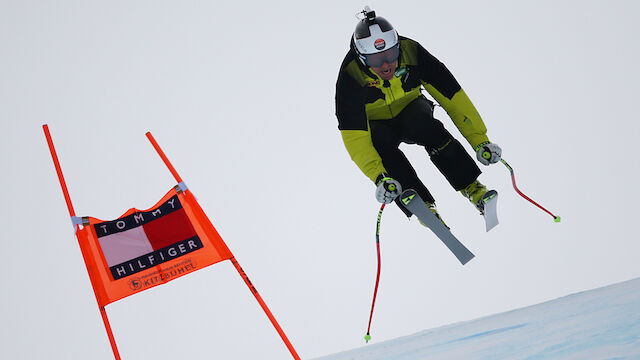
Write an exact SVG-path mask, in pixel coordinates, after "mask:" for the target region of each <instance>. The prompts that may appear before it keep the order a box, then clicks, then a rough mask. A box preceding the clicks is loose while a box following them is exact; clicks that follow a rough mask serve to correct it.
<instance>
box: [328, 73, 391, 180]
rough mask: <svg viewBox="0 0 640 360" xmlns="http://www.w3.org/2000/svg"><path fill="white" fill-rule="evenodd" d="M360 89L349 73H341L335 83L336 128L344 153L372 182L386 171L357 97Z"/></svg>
mask: <svg viewBox="0 0 640 360" xmlns="http://www.w3.org/2000/svg"><path fill="white" fill-rule="evenodd" d="M361 92H362V88H361V87H360V85H358V83H356V81H355V80H354V79H353V78H352V77H351V76H349V75H348V74H346V73H344V72H341V73H340V76H339V77H338V82H337V84H336V116H337V118H338V129H339V130H340V133H341V135H342V141H343V142H344V145H345V147H346V148H347V152H348V153H349V155H350V156H351V160H353V161H354V162H355V163H356V165H358V168H360V170H361V171H362V172H363V173H364V174H365V175H366V176H367V177H368V178H369V179H371V181H373V182H374V183H375V181H376V178H377V177H378V175H379V174H380V173H383V172H386V170H385V169H384V166H383V165H382V158H380V155H379V154H378V152H377V151H376V149H375V147H374V146H373V142H372V140H371V132H370V130H369V126H368V121H367V115H366V113H365V109H364V102H363V101H362V100H361V99H359V98H358V96H359V95H358V94H361Z"/></svg>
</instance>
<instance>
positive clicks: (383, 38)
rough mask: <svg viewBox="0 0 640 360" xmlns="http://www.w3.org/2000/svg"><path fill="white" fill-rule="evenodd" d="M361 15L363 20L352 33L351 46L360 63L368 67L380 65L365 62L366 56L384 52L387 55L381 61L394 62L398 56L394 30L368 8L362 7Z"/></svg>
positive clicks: (396, 37) (377, 62)
mask: <svg viewBox="0 0 640 360" xmlns="http://www.w3.org/2000/svg"><path fill="white" fill-rule="evenodd" d="M362 14H364V19H362V20H360V22H359V23H358V25H356V30H355V31H354V32H353V45H354V49H355V51H356V53H357V54H358V57H359V58H360V61H361V62H362V63H363V64H365V65H369V66H372V65H377V64H380V65H382V63H380V62H379V61H375V62H374V64H371V63H370V62H371V61H369V63H368V61H367V60H368V59H367V58H368V55H373V54H378V53H382V52H386V53H385V55H388V56H385V58H383V60H391V61H395V59H397V57H398V54H399V45H398V32H397V31H396V29H394V28H393V26H392V25H391V23H389V22H388V21H387V20H386V19H385V18H383V17H380V16H376V13H375V11H373V10H371V9H370V8H369V7H368V6H365V7H364V11H362ZM390 49H391V50H390ZM387 50H390V51H387ZM377 58H379V56H378V57H377ZM374 67H376V66H374Z"/></svg>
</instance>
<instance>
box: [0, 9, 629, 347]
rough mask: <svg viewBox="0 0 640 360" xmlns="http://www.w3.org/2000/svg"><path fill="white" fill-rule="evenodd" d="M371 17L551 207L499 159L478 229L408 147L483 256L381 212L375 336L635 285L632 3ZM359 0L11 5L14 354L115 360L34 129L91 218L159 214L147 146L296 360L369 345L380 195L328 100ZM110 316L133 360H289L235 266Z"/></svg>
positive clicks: (0, 31) (7, 154)
mask: <svg viewBox="0 0 640 360" xmlns="http://www.w3.org/2000/svg"><path fill="white" fill-rule="evenodd" d="M368 4H369V5H370V6H371V7H372V8H373V9H375V10H376V11H377V12H378V14H379V15H380V16H384V17H386V18H387V19H388V20H389V21H390V22H391V23H392V24H394V26H395V27H396V28H397V29H398V31H399V32H400V34H401V35H405V36H408V37H411V38H414V39H415V40H418V41H420V42H421V43H422V44H423V45H424V46H425V47H426V48H427V49H429V50H430V51H431V52H432V53H433V54H434V55H435V56H437V57H438V58H439V59H440V60H441V61H443V62H444V63H445V64H446V65H447V66H448V67H449V69H450V70H451V71H452V72H453V74H454V75H455V76H456V78H457V79H458V80H459V82H460V83H461V84H462V86H463V88H464V89H465V91H466V92H467V94H468V95H469V96H470V97H471V99H472V101H473V102H474V104H475V105H476V107H477V108H478V110H479V111H480V114H481V115H482V116H483V118H484V120H485V123H486V125H487V127H488V129H489V133H488V134H489V137H490V139H491V140H492V141H494V142H496V143H498V144H500V145H501V146H502V148H503V155H504V158H505V159H506V160H507V161H509V162H510V163H511V165H512V166H513V167H514V168H515V170H516V176H517V180H518V185H519V187H520V188H521V190H523V191H524V192H525V194H527V195H529V196H531V197H532V198H533V199H535V200H536V201H538V202H540V203H541V204H542V205H543V206H546V207H548V208H549V209H550V210H551V211H554V212H557V213H558V214H559V215H561V216H562V218H563V222H562V223H561V224H555V223H554V222H553V220H552V219H551V217H550V216H548V215H547V214H545V213H543V212H541V211H540V210H539V209H537V208H535V207H534V206H532V205H531V204H529V203H528V202H526V201H525V200H524V199H522V198H521V197H519V196H518V195H517V194H516V193H515V192H514V190H513V188H512V187H511V182H510V177H509V174H508V171H507V170H506V169H505V168H504V166H502V165H499V164H498V165H495V166H492V167H489V168H484V167H483V170H484V174H483V175H482V177H481V180H482V181H483V182H484V183H486V184H487V185H489V186H491V187H494V188H496V189H497V190H498V191H499V192H500V194H501V197H500V203H499V205H498V211H499V215H500V221H501V224H500V225H499V226H498V227H497V228H496V229H494V230H492V231H491V232H490V233H484V224H483V221H482V218H481V217H480V216H478V215H477V214H476V212H475V210H474V209H473V208H472V206H471V205H470V204H469V203H468V202H467V200H465V199H464V198H462V197H461V196H460V195H459V194H457V193H455V192H454V191H453V190H452V189H451V188H450V187H449V185H448V183H447V182H446V180H445V179H444V178H443V177H442V176H441V175H440V174H439V173H438V172H437V170H435V167H434V166H433V165H432V164H431V162H430V161H428V159H427V156H426V154H425V153H424V151H423V150H422V149H420V148H417V147H415V146H413V147H410V146H405V147H403V149H405V150H406V153H407V155H408V156H409V158H410V159H411V160H412V162H413V163H414V165H415V167H416V169H417V171H418V172H419V174H420V175H421V177H422V178H423V179H424V181H425V183H426V184H427V186H429V188H430V189H431V190H432V193H433V194H434V195H435V196H436V199H437V201H438V206H439V208H440V212H441V214H442V216H443V217H444V219H445V221H446V222H447V223H448V224H449V225H450V226H451V227H452V228H453V231H454V233H455V234H456V235H457V236H458V237H459V238H460V239H461V240H462V241H463V242H464V243H465V244H466V245H467V246H468V247H469V248H470V249H471V250H472V251H473V252H474V253H475V254H476V258H475V259H474V260H472V261H471V262H470V263H469V264H468V265H466V266H461V265H460V264H459V263H458V262H457V261H456V259H455V258H454V257H453V256H452V255H451V254H450V253H449V252H448V250H447V249H446V248H445V247H444V246H443V245H442V244H441V243H440V242H439V241H437V240H436V239H435V238H434V236H433V235H432V234H430V233H429V232H428V231H427V230H425V229H423V228H422V227H421V226H420V225H419V224H418V223H417V221H415V220H414V221H411V222H407V221H406V219H405V218H404V216H403V215H402V214H401V212H400V211H399V210H398V209H396V208H395V207H392V208H389V209H388V210H385V213H384V215H383V224H382V235H381V241H382V261H383V264H382V278H381V285H380V292H379V297H378V303H377V307H376V314H375V317H374V324H373V327H372V335H373V337H374V341H382V340H386V339H391V338H395V337H398V336H402V335H406V334H411V333H414V332H416V331H419V330H423V329H428V328H432V327H436V326H440V325H444V324H449V323H453V322H457V321H462V320H468V319H473V318H477V317H479V316H483V315H487V314H493V313H497V312H502V311H506V310H510V309H515V308H519V307H523V306H526V305H531V304H535V303H539V302H541V301H544V300H548V299H552V298H555V297H559V296H562V295H565V294H569V293H574V292H577V291H581V290H584V289H590V288H595V287H599V286H603V285H607V284H611V283H615V282H619V281H623V280H627V279H631V278H635V277H638V276H640V266H639V265H638V260H637V254H638V253H639V252H640V243H639V242H638V239H637V235H636V224H637V214H638V211H637V206H638V203H639V202H640V195H639V194H638V185H637V179H638V174H639V172H638V160H637V159H636V156H635V151H636V149H637V144H636V142H637V141H636V140H637V134H638V133H639V132H640V125H638V121H637V119H636V117H637V114H636V111H635V110H636V106H635V104H636V103H637V95H638V94H639V93H640V91H639V90H640V85H639V84H640V76H639V75H640V71H638V69H637V64H638V63H639V62H640V59H639V57H640V56H639V54H640V45H639V43H638V40H637V39H638V35H640V31H639V29H640V28H639V27H638V25H637V23H636V18H637V14H638V10H639V8H640V6H639V5H637V4H636V3H635V2H632V1H610V2H607V3H605V2H602V1H561V2H557V1H535V2H525V3H522V2H518V3H517V4H516V3H514V2H512V1H484V2H482V3H479V2H475V1H462V2H454V3H451V2H424V1H402V0H399V1H395V2H393V6H392V3H391V2H369V3H368ZM364 5H365V3H361V2H355V1H333V0H332V1H328V2H317V3H314V4H309V3H305V2H301V1H292V0H286V1H285V0H281V1H271V2H268V3H264V2H256V3H252V2H242V1H236V2H224V3H223V2H220V3H219V4H215V3H213V2H195V1H179V2H178V1H137V2H131V1H110V2H108V3H107V2H96V1H85V0H83V1H79V0H78V1H66V0H65V1H19V2H18V1H8V0H4V1H0V49H2V50H1V51H2V53H1V55H0V65H1V66H0V136H1V140H0V169H2V173H3V175H4V176H2V179H1V180H0V186H1V187H2V188H3V189H4V190H5V195H4V199H3V200H4V201H3V203H4V206H2V210H1V211H2V213H1V216H0V219H2V220H0V221H2V223H1V226H0V231H1V233H0V237H1V241H0V253H1V254H2V259H3V261H2V262H0V285H1V287H2V289H4V291H2V294H1V295H0V324H1V325H0V357H1V358H7V359H38V358H48V359H112V358H113V356H112V354H111V349H110V347H109V345H108V341H107V337H106V334H105V332H104V328H103V325H102V321H101V319H100V315H99V312H98V309H97V306H96V302H95V297H94V295H93V293H92V290H91V285H90V283H89V280H88V276H87V274H86V270H85V267H84V263H83V260H82V257H81V254H80V250H79V248H78V245H77V241H76V239H75V238H74V236H73V232H72V229H71V226H70V222H69V219H68V213H67V209H66V206H65V204H64V200H63V197H62V193H61V191H60V188H59V185H58V180H57V178H56V175H55V170H54V168H53V164H52V162H51V158H50V155H49V152H48V149H47V146H46V142H45V139H44V136H43V134H42V129H41V126H42V124H44V123H48V124H49V126H50V128H51V132H52V135H53V138H54V141H55V143H56V146H57V150H58V154H59V156H60V160H61V162H62V166H63V170H64V172H65V176H66V179H67V183H68V185H69V189H70V192H71V197H72V199H73V203H74V206H75V209H76V212H77V213H78V214H79V215H91V216H95V217H98V218H103V219H112V218H116V217H118V216H119V215H121V214H122V213H124V212H125V211H126V210H127V209H129V208H130V207H137V208H140V209H144V208H148V207H149V206H151V205H153V204H155V203H156V201H158V200H159V199H160V198H161V197H162V196H163V195H164V194H165V192H166V191H167V190H168V189H169V188H170V187H171V186H173V185H174V180H173V178H172V177H171V175H170V173H169V172H168V170H167V169H166V168H165V167H164V165H163V164H162V162H161V161H160V159H159V157H158V156H157V155H156V154H155V152H154V150H153V148H152V146H151V145H150V144H149V142H148V141H147V139H146V138H145V136H144V134H145V132H146V131H151V132H152V133H153V134H154V136H155V137H156V139H157V140H158V142H159V143H160V145H161V146H162V147H163V149H164V150H165V151H166V153H167V154H168V156H169V158H170V159H171V160H172V162H173V164H174V165H175V166H176V168H177V169H178V171H179V173H180V174H181V175H182V177H183V178H184V179H185V181H186V182H187V184H188V185H189V186H190V188H191V189H192V191H193V192H194V193H195V194H196V196H197V197H198V199H199V200H200V203H201V205H202V207H203V208H204V210H205V211H206V212H207V214H208V215H209V217H210V219H211V220H212V222H213V223H214V225H215V226H216V227H217V229H218V231H219V232H220V233H221V235H222V236H223V238H224V239H225V241H226V243H227V244H228V246H229V247H230V248H231V250H232V252H233V253H234V254H235V256H236V258H237V259H238V261H239V262H240V264H241V265H242V266H243V267H244V269H245V271H246V272H247V273H248V275H249V276H250V278H251V280H252V281H253V283H254V284H255V286H256V287H257V289H258V290H259V291H260V293H261V294H262V296H263V298H264V299H265V301H266V302H267V304H268V305H269V307H270V308H271V310H272V311H273V313H274V314H275V316H276V317H277V319H278V321H279V322H280V324H281V325H282V327H283V328H284V330H285V332H286V333H287V335H288V336H289V338H290V339H291V341H292V342H293V344H294V346H295V347H296V349H297V350H298V353H299V354H300V355H301V356H302V357H303V358H313V357H317V356H321V355H325V354H330V353H334V352H338V351H342V350H346V349H350V348H354V347H358V346H362V345H363V343H364V342H363V340H362V337H363V336H364V333H365V330H366V325H367V320H368V315H369V307H370V301H371V295H372V290H373V285H374V281H375V270H376V257H375V239H374V230H375V220H376V215H377V210H378V207H379V204H378V203H377V202H376V200H375V197H374V187H373V185H372V184H371V183H370V182H369V180H368V179H366V178H365V177H364V175H362V174H361V173H360V171H359V170H358V169H357V167H356V166H355V164H353V163H352V162H351V160H350V159H349V157H348V154H347V152H346V151H345V149H344V146H343V144H342V141H341V139H340V136H339V132H338V131H337V128H336V125H337V121H336V119H335V116H334V103H333V97H334V91H335V80H336V76H337V72H338V68H339V66H340V63H341V61H342V59H343V56H344V54H345V52H346V51H347V49H348V40H349V37H350V35H351V32H352V31H353V28H354V26H355V24H356V19H355V17H354V14H355V13H356V12H357V11H359V10H360V9H362V7H363V6H364ZM310 8H312V9H313V10H309V9H310ZM438 112H439V113H437V117H439V118H440V119H442V120H443V122H444V123H445V126H447V128H448V129H449V130H450V131H452V133H454V134H455V136H456V137H457V138H458V139H461V140H463V139H462V137H461V136H460V135H459V133H458V132H457V130H456V129H455V127H454V126H453V124H452V123H451V121H450V120H449V119H448V117H446V114H444V112H443V111H442V110H441V109H440V110H438ZM463 141H464V140H463ZM465 145H466V143H465ZM107 312H108V313H109V317H110V320H111V325H112V327H113V330H114V333H115V336H116V340H117V342H118V346H119V349H120V352H121V355H122V356H123V358H124V359H150V358H158V359H169V358H175V357H180V358H190V359H212V358H222V359H258V358H260V359H286V358H290V356H289V353H288V351H287V350H286V348H285V346H284V345H283V344H282V342H281V341H280V338H279V337H278V335H277V333H276V332H275V330H273V328H272V327H271V325H270V323H269V322H268V319H267V317H266V316H265V315H264V313H263V312H262V310H261V309H260V308H259V306H258V304H257V302H256V301H255V300H254V298H253V297H252V295H251V293H250V292H249V290H248V289H247V288H246V286H245V285H244V283H243V281H242V279H241V278H240V277H239V276H238V274H237V273H236V272H235V269H234V268H233V266H232V265H231V264H230V263H229V262H225V263H221V264H217V265H214V266H212V267H209V268H207V269H205V270H201V271H199V272H196V273H194V274H192V275H190V276H186V277H183V278H181V279H178V280H176V281H173V282H171V283H170V284H167V285H164V286H161V287H157V288H154V289H152V290H149V291H146V292H143V293H140V294H138V295H135V296H132V297H129V298H127V299H124V300H122V301H120V302H117V303H115V304H112V305H109V306H108V307H107Z"/></svg>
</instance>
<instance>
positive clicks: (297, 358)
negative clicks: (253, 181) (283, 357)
mask: <svg viewBox="0 0 640 360" xmlns="http://www.w3.org/2000/svg"><path fill="white" fill-rule="evenodd" d="M146 135H147V138H148V139H149V141H150V142H151V145H153V147H154V148H155V149H156V151H157V152H158V155H160V158H162V161H164V163H165V165H167V168H169V171H171V174H173V177H174V178H175V179H176V181H177V182H178V183H181V182H182V178H181V177H180V175H178V172H177V171H176V169H175V168H174V167H173V165H171V162H169V159H168V158H167V156H166V155H165V153H164V151H162V149H161V148H160V145H158V143H157V142H156V139H155V138H154V137H153V135H151V132H147V134H146ZM230 260H231V263H232V264H233V266H234V267H235V268H236V270H237V271H238V273H239V274H240V276H241V277H242V279H243V280H244V282H245V284H247V287H249V290H251V293H252V294H253V296H255V298H256V300H258V304H260V307H262V310H264V312H265V314H267V317H268V318H269V320H270V321H271V324H272V325H273V327H274V328H275V329H276V331H277V332H278V334H279V335H280V337H281V338H282V341H284V343H285V345H286V346H287V349H289V352H291V355H292V356H293V358H294V359H295V360H300V356H298V353H297V352H296V350H295V349H294V348H293V345H292V344H291V342H290V341H289V339H288V338H287V335H285V333H284V331H283V330H282V328H281V327H280V325H279V324H278V322H277V321H276V318H275V317H274V316H273V314H272V313H271V311H270V310H269V308H268V307H267V304H266V303H265V302H264V300H262V297H261V296H260V294H259V293H258V290H257V289H256V288H255V287H254V286H253V284H252V283H251V280H249V277H248V276H247V274H246V273H245V272H244V270H242V267H241V266H240V264H239V263H238V261H237V260H236V258H235V257H234V256H232V257H231V259H230Z"/></svg>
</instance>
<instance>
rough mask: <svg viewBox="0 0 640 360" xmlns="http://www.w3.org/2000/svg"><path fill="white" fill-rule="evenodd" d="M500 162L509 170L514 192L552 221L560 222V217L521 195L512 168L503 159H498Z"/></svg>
mask: <svg viewBox="0 0 640 360" xmlns="http://www.w3.org/2000/svg"><path fill="white" fill-rule="evenodd" d="M500 161H501V162H502V163H503V164H504V166H506V167H507V169H509V172H510V173H511V182H512V183H513V188H514V189H515V190H516V192H517V193H518V194H519V195H520V196H522V197H523V198H525V199H526V200H528V201H529V202H530V203H532V204H533V205H535V206H537V207H539V208H540V209H542V210H543V211H544V212H546V213H547V214H549V215H551V216H552V217H553V220H554V221H555V222H557V223H559V222H560V216H556V215H554V214H552V213H551V212H550V211H549V210H547V209H545V208H543V207H542V206H540V204H538V203H537V202H535V201H533V200H531V199H530V198H529V197H528V196H527V195H525V194H523V193H522V192H521V191H520V190H519V189H518V186H516V177H515V175H514V173H513V168H512V167H511V166H509V164H508V163H507V162H506V161H505V160H504V159H500Z"/></svg>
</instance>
